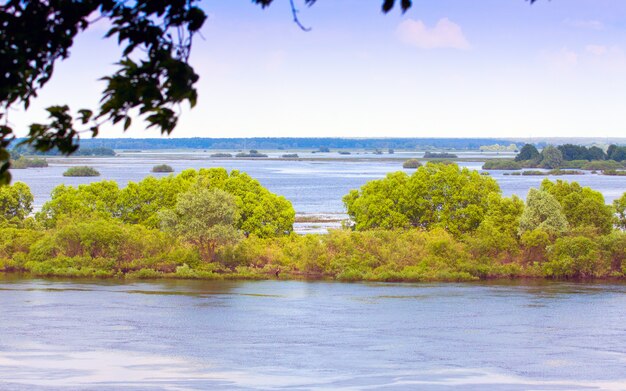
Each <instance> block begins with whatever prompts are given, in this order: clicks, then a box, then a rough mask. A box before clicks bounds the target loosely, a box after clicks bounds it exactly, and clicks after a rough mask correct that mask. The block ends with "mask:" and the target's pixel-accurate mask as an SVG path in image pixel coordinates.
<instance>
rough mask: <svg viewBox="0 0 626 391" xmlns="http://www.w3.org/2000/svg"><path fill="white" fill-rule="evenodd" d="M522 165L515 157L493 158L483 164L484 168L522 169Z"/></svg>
mask: <svg viewBox="0 0 626 391" xmlns="http://www.w3.org/2000/svg"><path fill="white" fill-rule="evenodd" d="M521 169H522V165H521V164H520V163H518V162H516V161H515V160H513V159H491V160H487V161H486V162H485V164H483V170H521Z"/></svg>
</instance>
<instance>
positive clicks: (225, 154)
mask: <svg viewBox="0 0 626 391" xmlns="http://www.w3.org/2000/svg"><path fill="white" fill-rule="evenodd" d="M211 157H216V158H227V157H233V155H232V154H230V153H222V152H219V153H214V154H212V155H211Z"/></svg>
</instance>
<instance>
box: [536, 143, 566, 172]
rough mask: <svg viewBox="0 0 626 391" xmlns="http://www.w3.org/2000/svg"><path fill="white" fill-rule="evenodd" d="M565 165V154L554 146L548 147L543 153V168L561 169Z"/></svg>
mask: <svg viewBox="0 0 626 391" xmlns="http://www.w3.org/2000/svg"><path fill="white" fill-rule="evenodd" d="M562 164H563V154H562V153H561V151H559V150H558V149H557V148H555V147H554V146H552V145H548V146H547V147H545V148H544V149H543V150H542V151H541V167H544V168H552V169H554V168H559V167H561V165H562Z"/></svg>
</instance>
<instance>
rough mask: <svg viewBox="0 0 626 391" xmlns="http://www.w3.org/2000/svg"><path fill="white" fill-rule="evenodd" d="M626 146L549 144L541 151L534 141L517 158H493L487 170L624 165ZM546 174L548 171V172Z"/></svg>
mask: <svg viewBox="0 0 626 391" xmlns="http://www.w3.org/2000/svg"><path fill="white" fill-rule="evenodd" d="M624 161H626V147H619V146H617V145H610V146H609V147H608V148H607V151H606V152H605V151H604V150H603V149H602V148H600V147H597V146H591V147H585V146H581V145H574V144H564V145H559V146H557V147H555V146H552V145H548V146H546V147H545V148H543V150H542V151H541V152H539V150H537V148H536V147H535V146H534V145H532V144H526V145H524V146H523V147H522V149H521V150H520V152H519V154H518V155H517V156H516V157H515V159H492V160H488V161H486V162H485V164H484V165H483V169H484V170H521V169H523V168H546V169H551V170H558V169H582V170H588V171H604V170H620V169H624V168H625V166H624ZM544 174H545V173H544Z"/></svg>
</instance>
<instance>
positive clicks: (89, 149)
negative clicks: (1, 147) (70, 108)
mask: <svg viewBox="0 0 626 391" xmlns="http://www.w3.org/2000/svg"><path fill="white" fill-rule="evenodd" d="M85 144H86V143H85V142H83V143H82V145H81V146H80V147H79V148H78V150H77V151H76V152H74V153H73V154H72V156H115V151H114V150H113V149H112V148H109V147H102V146H86V145H85ZM60 154H61V153H60V152H59V150H58V149H56V148H55V149H51V150H50V151H47V152H41V151H37V150H36V149H35V148H33V147H31V146H26V145H20V146H17V147H15V148H13V149H12V150H11V155H12V156H16V157H19V156H20V155H39V156H58V155H60Z"/></svg>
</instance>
